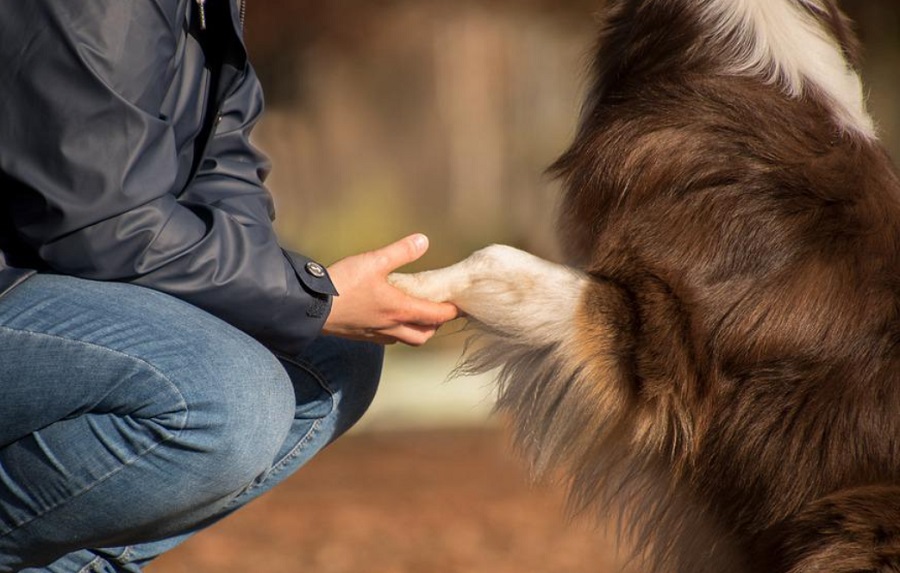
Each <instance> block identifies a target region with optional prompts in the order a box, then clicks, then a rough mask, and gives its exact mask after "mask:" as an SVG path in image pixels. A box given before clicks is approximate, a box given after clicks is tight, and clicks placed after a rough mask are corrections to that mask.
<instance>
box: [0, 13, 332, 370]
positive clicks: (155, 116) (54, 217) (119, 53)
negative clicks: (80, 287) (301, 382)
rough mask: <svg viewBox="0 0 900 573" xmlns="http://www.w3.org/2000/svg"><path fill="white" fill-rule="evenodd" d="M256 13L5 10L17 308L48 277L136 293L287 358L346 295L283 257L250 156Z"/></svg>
mask: <svg viewBox="0 0 900 573" xmlns="http://www.w3.org/2000/svg"><path fill="white" fill-rule="evenodd" d="M242 4H243V0H206V1H205V7H204V8H203V21H202V22H201V18H200V15H201V14H200V12H201V11H200V3H199V2H198V1H197V0H0V295H2V294H4V293H6V292H9V291H10V290H11V289H13V288H15V286H16V285H18V284H20V283H21V282H22V281H24V280H27V278H28V277H29V276H31V275H33V274H34V273H35V272H54V273H60V274H67V275H73V276H78V277H83V278H88V279H95V280H108V281H120V282H128V283H133V284H136V285H142V286H146V287H150V288H153V289H157V290H160V291H163V292H166V293H169V294H172V295H174V296H176V297H179V298H181V299H183V300H186V301H188V302H190V303H193V304H195V305H196V306H198V307H200V308H203V309H205V310H207V311H209V312H211V313H212V314H215V315H216V316H218V317H220V318H222V319H224V320H226V321H227V322H229V323H231V324H233V325H235V326H237V327H238V328H240V329H242V330H244V331H246V332H248V333H249V334H251V335H253V336H255V337H256V338H258V339H259V340H260V341H262V342H263V343H264V344H267V345H268V346H270V347H272V348H273V349H275V350H278V351H281V352H285V353H294V352H297V351H299V350H300V349H301V348H302V347H303V346H304V344H305V343H306V342H308V341H309V340H310V339H312V338H314V337H315V336H317V335H318V334H319V332H320V330H321V327H322V324H323V322H324V320H325V318H326V316H327V314H328V311H329V309H330V304H331V297H330V295H333V294H336V293H335V291H334V287H333V285H332V283H331V281H330V279H329V277H328V276H327V274H326V273H323V272H321V267H318V266H317V265H315V264H309V263H310V261H309V259H307V258H306V257H303V256H301V255H299V254H296V253H291V252H286V251H284V250H282V248H281V247H280V246H279V243H278V241H277V239H276V237H275V234H274V232H273V230H272V218H273V216H274V214H273V206H272V201H271V198H270V196H269V194H268V192H267V191H266V189H265V187H264V185H263V181H264V179H265V176H266V173H267V172H268V163H267V161H266V159H265V157H263V156H262V155H261V154H260V153H259V152H258V151H257V150H255V149H254V148H253V147H252V146H251V145H250V142H249V136H250V131H251V129H252V128H253V125H254V124H255V123H256V121H257V119H258V118H259V116H260V114H261V113H262V110H263V98H262V92H261V90H260V86H259V82H258V80H257V78H256V76H255V74H254V72H253V69H252V67H251V66H250V65H249V63H248V62H247V54H246V51H245V49H244V45H243V41H242V38H241V35H242V19H243V11H242V9H243V5H242Z"/></svg>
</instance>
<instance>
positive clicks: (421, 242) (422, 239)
mask: <svg viewBox="0 0 900 573" xmlns="http://www.w3.org/2000/svg"><path fill="white" fill-rule="evenodd" d="M413 244H415V245H416V248H417V249H418V250H419V251H424V250H426V249H428V237H426V236H425V235H416V236H414V237H413Z"/></svg>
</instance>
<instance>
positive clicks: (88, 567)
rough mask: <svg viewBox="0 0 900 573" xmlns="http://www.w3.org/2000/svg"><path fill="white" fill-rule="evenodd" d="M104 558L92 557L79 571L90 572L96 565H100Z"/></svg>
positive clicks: (79, 572) (80, 572)
mask: <svg viewBox="0 0 900 573" xmlns="http://www.w3.org/2000/svg"><path fill="white" fill-rule="evenodd" d="M102 560H103V558H102V557H94V558H93V559H91V561H90V563H88V564H87V565H85V566H84V567H82V568H81V569H79V570H78V573H90V571H91V570H92V569H93V568H94V566H95V565H99V564H100V562H101V561H102Z"/></svg>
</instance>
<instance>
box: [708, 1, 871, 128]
mask: <svg viewBox="0 0 900 573" xmlns="http://www.w3.org/2000/svg"><path fill="white" fill-rule="evenodd" d="M801 4H803V5H805V6H806V7H809V8H811V9H813V10H818V11H824V7H823V6H822V5H821V4H820V3H819V0H702V1H701V8H700V9H701V12H702V14H703V17H704V18H705V19H706V20H707V21H708V23H709V24H710V25H711V26H712V29H713V36H714V38H715V39H716V40H717V41H719V42H721V43H722V45H724V46H725V47H726V48H725V49H726V50H727V52H726V55H727V57H728V58H729V60H730V61H731V65H730V66H729V68H728V70H727V71H728V72H730V73H733V74H737V75H754V76H761V77H763V78H765V79H766V81H769V82H772V83H777V84H779V85H781V87H782V88H783V89H784V90H785V91H786V92H787V94H788V95H789V96H791V97H799V96H801V95H803V94H804V93H806V92H807V90H808V88H809V87H814V88H815V89H816V90H817V91H818V93H819V94H820V95H821V96H823V97H824V98H825V100H826V102H827V104H828V106H829V107H830V108H831V109H832V113H833V114H834V116H835V119H836V120H837V122H838V124H839V125H840V126H841V127H843V128H844V129H846V130H847V131H852V132H856V133H859V134H861V135H863V136H864V137H867V138H875V126H874V123H873V121H872V118H871V116H869V114H868V112H867V111H866V105H865V97H864V94H863V87H862V82H861V81H860V79H859V76H858V75H857V74H856V72H855V71H854V70H853V69H852V68H851V67H850V65H849V64H848V63H847V61H846V60H845V59H844V55H843V51H842V49H841V47H840V45H838V43H837V42H836V41H835V40H834V38H832V37H831V35H830V34H829V33H828V32H827V31H826V30H824V29H823V28H822V24H821V22H819V21H818V20H816V18H815V17H814V16H812V15H811V14H810V13H809V12H808V11H807V9H806V8H804V6H803V5H801Z"/></svg>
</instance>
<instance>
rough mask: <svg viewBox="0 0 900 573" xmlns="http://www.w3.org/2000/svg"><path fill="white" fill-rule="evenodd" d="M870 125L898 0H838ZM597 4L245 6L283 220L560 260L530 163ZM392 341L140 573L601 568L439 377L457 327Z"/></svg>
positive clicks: (602, 539) (574, 529) (255, 0)
mask: <svg viewBox="0 0 900 573" xmlns="http://www.w3.org/2000/svg"><path fill="white" fill-rule="evenodd" d="M843 5H844V8H845V10H846V11H847V12H848V13H849V14H850V15H851V16H852V17H853V18H854V19H855V20H856V22H857V23H858V29H859V33H860V35H861V37H862V39H863V43H864V45H865V48H866V55H865V69H864V77H865V80H866V83H867V85H868V87H869V104H870V109H871V111H872V113H873V115H874V116H875V118H876V120H877V123H878V125H879V130H880V133H881V136H882V138H883V140H884V141H885V142H886V144H887V146H888V147H889V149H890V151H891V153H892V154H893V156H894V157H900V102H898V95H900V5H898V4H897V0H845V1H844V3H843ZM601 9H602V1H601V0H250V2H249V6H248V14H247V27H246V35H247V38H248V42H249V47H250V52H251V57H252V59H253V61H254V63H255V66H256V68H257V71H258V73H259V75H260V77H261V80H262V82H263V84H264V87H265V90H266V94H267V102H268V113H267V115H266V117H265V119H264V121H263V122H262V124H261V125H260V126H259V128H258V129H257V131H256V133H255V138H256V142H257V144H258V145H259V146H260V147H262V148H263V149H264V150H265V151H266V152H267V153H268V154H269V155H270V157H271V158H272V160H273V163H274V166H275V169H274V171H273V173H272V176H271V178H270V180H269V183H270V188H271V190H272V192H273V194H274V195H275V197H276V203H277V206H278V213H279V215H278V220H277V225H278V228H279V232H280V233H281V236H282V237H283V239H284V241H285V242H286V243H287V244H288V245H290V246H291V247H293V248H296V249H298V250H300V251H301V252H304V253H307V254H309V255H311V256H313V257H316V258H318V259H319V260H321V261H323V262H326V263H329V262H332V261H334V260H337V259H339V258H341V257H343V256H346V255H349V254H353V253H356V252H360V251H363V250H368V249H371V248H373V247H376V246H380V245H382V244H386V243H388V242H391V241H393V240H394V239H396V238H399V237H401V236H403V235H405V234H407V233H411V232H416V231H421V232H425V233H427V234H428V235H429V236H430V237H431V239H432V250H431V252H430V253H429V255H428V256H427V257H426V258H425V259H423V261H421V262H420V263H418V264H417V265H416V266H415V267H414V268H415V269H422V268H427V267H437V266H443V265H445V264H450V263H452V262H455V261H456V260H458V259H460V258H462V257H464V256H466V255H467V254H469V253H470V252H471V251H473V250H475V249H477V248H480V247H482V246H485V245H487V244H490V243H494V242H502V243H507V244H512V245H514V246H517V247H520V248H524V249H527V250H529V251H532V252H534V253H536V254H538V255H541V256H544V257H548V258H554V257H556V256H557V246H556V244H555V242H554V234H553V222H554V211H555V205H556V200H557V196H558V189H557V186H556V184H555V182H554V181H552V180H551V179H550V178H548V177H546V176H545V175H544V170H545V169H546V167H547V166H548V165H549V164H550V163H552V162H553V160H554V159H555V158H556V157H557V156H558V155H559V154H560V153H561V152H562V151H563V150H564V148H565V146H566V144H567V142H568V141H569V139H570V138H571V137H572V135H573V133H574V128H575V121H576V119H577V116H578V111H579V106H580V99H581V94H582V93H583V91H584V89H585V87H586V82H587V78H586V75H585V70H586V67H587V63H588V60H589V58H590V57H591V55H592V47H593V43H594V39H595V33H596V14H597V13H598V12H599V11H600V10H601ZM458 330H459V328H458V326H451V327H449V328H447V329H446V330H445V331H444V332H443V333H442V334H441V335H440V336H439V337H438V339H437V340H436V341H434V342H433V343H432V344H430V345H429V346H428V347H426V348H424V349H420V350H415V351H413V350H409V349H403V348H391V349H390V350H389V353H388V358H387V365H386V370H385V376H384V380H383V385H382V389H381V391H380V393H379V396H378V398H377V399H376V403H375V404H374V406H373V408H372V410H371V411H370V413H369V415H368V416H367V418H366V419H365V420H364V422H363V424H361V426H360V428H358V429H357V430H356V431H355V432H354V433H353V434H352V435H350V436H348V437H347V438H345V439H344V440H342V441H340V442H338V443H337V444H336V445H335V446H333V447H332V448H330V449H329V450H327V451H326V452H324V453H323V454H322V455H321V456H320V457H319V458H317V459H316V460H314V461H313V462H312V463H311V464H310V465H309V466H308V467H307V468H305V470H304V471H302V472H300V473H299V474H298V475H297V476H295V477H294V478H293V479H292V480H291V481H290V482H289V483H287V484H285V485H284V486H283V487H282V488H281V489H280V490H279V491H276V492H273V493H272V494H271V495H270V496H269V497H268V498H266V499H263V500H260V501H259V502H257V504H255V506H254V507H250V508H247V509H246V510H244V511H243V512H241V513H239V514H237V515H236V516H233V517H231V518H229V519H228V520H225V521H224V522H223V523H221V524H219V525H217V526H215V527H213V528H212V529H210V530H208V531H206V532H203V533H202V534H200V535H198V536H196V537H195V538H194V539H192V540H191V541H189V542H188V543H187V544H185V545H184V546H183V547H182V548H180V549H178V550H176V551H175V552H173V553H172V554H171V555H169V556H167V557H165V558H163V559H161V560H160V561H159V562H158V563H156V564H155V565H153V566H152V567H151V571H152V572H155V573H186V572H191V573H207V572H209V573H212V572H214V571H215V572H216V573H223V572H224V573H228V572H231V571H235V572H237V571H267V572H295V571H296V572H302V571H317V572H318V573H456V572H460V573H462V572H467V573H479V572H487V571H491V572H496V573H502V572H507V571H508V572H510V573H513V572H515V573H528V572H534V573H551V572H552V573H582V572H584V573H588V572H592V573H602V572H604V571H619V570H623V568H626V569H627V567H628V564H627V563H625V562H624V561H623V560H622V559H621V558H620V557H619V556H618V555H617V554H616V552H615V550H614V549H613V548H612V544H611V543H610V541H609V536H608V535H607V533H606V532H605V531H604V528H603V527H602V526H598V527H595V525H597V524H593V523H591V522H590V520H587V519H576V520H574V521H572V520H567V519H566V518H565V517H564V507H563V506H564V503H563V499H562V497H561V495H560V492H559V491H558V489H559V488H557V487H555V486H554V485H553V484H552V483H543V484H532V483H531V482H529V480H528V479H527V472H526V471H525V469H524V467H523V466H522V464H521V463H520V462H519V461H517V458H516V457H515V456H514V455H513V454H512V452H511V450H510V448H509V447H508V444H507V443H506V442H507V440H506V435H505V432H504V430H503V424H502V421H501V420H498V419H496V418H494V417H491V416H490V408H491V392H490V386H489V381H488V380H486V379H475V380H473V379H462V380H456V381H453V382H445V380H446V378H447V374H448V373H449V372H450V370H451V369H452V367H453V366H454V364H455V361H456V359H457V357H458V356H459V354H460V348H461V344H462V341H463V340H464V338H465V337H464V334H462V333H459V332H457V331H458Z"/></svg>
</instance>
